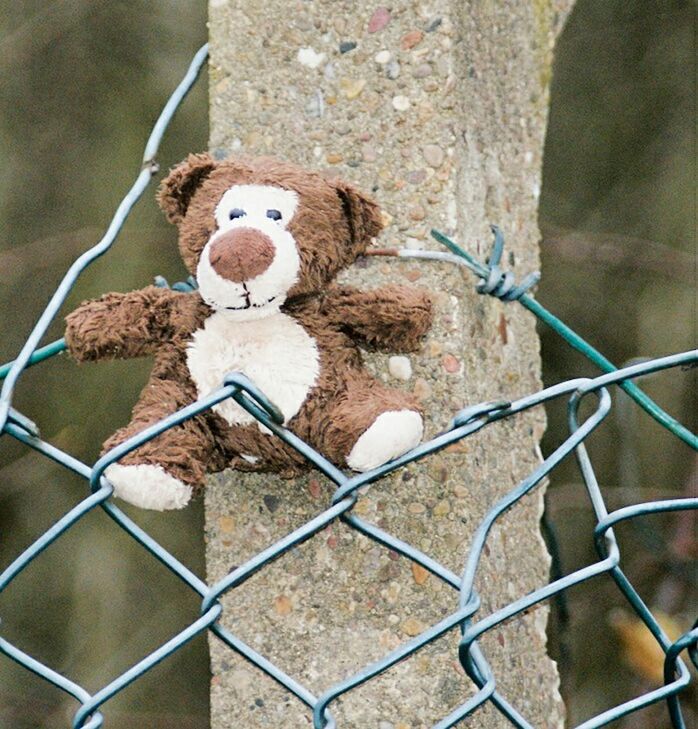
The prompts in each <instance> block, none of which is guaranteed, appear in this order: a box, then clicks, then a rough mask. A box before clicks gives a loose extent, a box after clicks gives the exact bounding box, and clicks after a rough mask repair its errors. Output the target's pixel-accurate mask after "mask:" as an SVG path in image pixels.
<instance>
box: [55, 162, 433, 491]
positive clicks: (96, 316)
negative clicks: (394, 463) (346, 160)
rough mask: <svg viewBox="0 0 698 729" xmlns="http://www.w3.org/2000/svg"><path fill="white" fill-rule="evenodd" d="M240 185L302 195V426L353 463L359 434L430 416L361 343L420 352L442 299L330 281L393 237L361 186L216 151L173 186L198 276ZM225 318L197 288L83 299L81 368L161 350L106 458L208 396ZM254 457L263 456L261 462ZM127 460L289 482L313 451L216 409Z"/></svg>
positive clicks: (323, 448)
mask: <svg viewBox="0 0 698 729" xmlns="http://www.w3.org/2000/svg"><path fill="white" fill-rule="evenodd" d="M234 184H274V185H277V186H281V187H284V188H286V189H290V190H294V191H295V192H296V193H297V194H298V196H299V206H298V209H297V212H296V214H295V216H294V218H293V220H292V221H291V224H290V226H289V230H290V232H291V233H292V235H293V236H294V238H295V240H296V242H297V245H298V247H299V254H300V259H301V272H300V276H299V280H298V283H296V284H295V285H294V286H293V288H292V289H291V291H290V293H289V298H288V300H287V301H286V303H285V305H284V306H283V307H282V311H283V312H285V313H286V314H288V315H290V316H291V317H293V318H294V319H295V320H296V321H297V322H298V323H299V324H300V325H301V326H302V327H303V328H304V329H305V330H306V331H307V333H308V334H309V335H310V336H311V337H313V338H314V340H315V342H316V345H317V348H318V352H319V355H320V374H319V377H318V381H317V382H316V383H315V385H314V386H313V387H312V389H311V390H310V392H309V393H308V396H307V398H306V400H305V402H304V403H303V405H302V407H301V409H300V411H299V412H298V413H297V415H296V416H295V417H293V418H292V419H291V421H290V422H289V423H288V427H289V428H290V430H291V431H293V432H294V433H296V434H297V435H298V436H299V437H301V438H303V439H304V440H306V441H307V442H308V443H310V444H311V445H312V446H313V447H315V448H316V449H317V450H319V451H320V452H322V453H324V454H325V455H326V456H327V457H328V458H330V460H332V461H334V462H335V463H337V464H338V465H340V466H345V465H346V463H345V459H346V457H347V455H348V453H349V452H350V450H351V448H352V447H353V445H354V444H355V443H356V441H357V440H358V438H359V436H360V435H361V434H362V433H363V432H364V431H365V430H366V429H367V428H368V427H369V426H370V425H371V424H372V423H373V421H374V420H375V419H376V417H378V415H380V414H381V413H382V412H385V411H388V410H400V409H412V410H416V411H419V407H418V404H417V402H416V401H415V400H414V398H412V396H411V395H409V394H407V393H405V392H402V391H399V390H393V389H390V388H387V387H385V386H384V385H382V384H381V383H379V382H378V381H376V380H374V379H373V378H372V377H371V376H370V375H369V374H368V373H367V372H366V371H365V370H364V369H363V366H362V360H361V354H360V352H359V350H358V348H357V344H356V343H357V342H362V343H364V344H365V345H367V346H370V347H376V348H384V349H387V350H400V351H413V350H415V349H416V348H417V347H418V346H419V341H420V339H421V337H422V336H423V335H424V333H425V332H426V331H427V330H428V328H429V325H430V323H431V301H430V298H429V295H428V294H427V293H426V292H424V291H422V290H419V289H413V288H409V287H404V286H386V287H383V288H380V289H376V290H374V291H359V290H357V289H354V288H351V287H347V286H338V285H336V284H329V282H330V280H331V279H332V278H333V277H334V275H335V274H336V273H337V272H338V271H339V270H340V269H341V268H343V267H345V266H347V265H348V264H350V263H351V262H352V261H353V260H354V259H355V258H356V257H357V256H358V255H360V254H361V253H362V252H363V251H365V249H366V247H367V245H368V244H369V242H370V240H371V238H372V237H373V236H374V235H376V234H377V233H378V232H379V231H380V227H381V222H380V214H379V209H378V207H377V206H376V204H375V203H374V202H373V201H371V200H370V199H369V198H367V197H365V196H364V195H363V194H362V193H360V192H359V191H358V190H356V189H355V188H354V187H352V186H351V185H348V184H346V183H343V182H339V181H330V180H327V179H325V178H324V177H322V176H321V175H319V174H317V173H314V172H309V171H307V170H304V169H302V168H299V167H296V166H294V165H291V164H288V163H285V162H278V161H276V160H272V159H267V158H261V159H251V158H242V159H235V160H229V161H225V162H215V161H214V160H213V159H212V158H211V157H210V156H209V155H205V154H204V155H190V156H189V157H188V158H187V160H185V162H184V163H182V165H180V166H179V167H177V168H175V169H174V170H173V171H172V172H171V173H170V174H169V176H168V177H167V178H166V179H165V181H164V182H163V184H162V186H161V189H160V193H159V200H160V204H161V206H162V208H163V210H164V211H165V212H166V214H167V216H168V218H169V219H170V220H172V221H173V222H175V223H177V225H178V227H179V234H180V237H179V245H180V251H181V254H182V258H183V259H184V261H185V263H186V265H187V267H188V268H189V270H190V271H191V272H192V273H195V271H196V266H197V263H198V260H199V256H200V254H201V251H202V250H203V248H204V246H205V244H206V242H207V241H208V239H209V237H210V236H211V234H212V233H213V232H214V231H215V229H216V224H215V220H214V209H215V207H216V204H217V203H218V201H219V200H220V198H221V196H222V195H223V193H224V192H225V191H226V190H227V189H229V188H230V187H231V186H232V185H234ZM211 313H212V310H211V309H210V308H209V307H208V305H207V304H206V303H205V302H204V301H203V300H202V299H201V297H200V296H199V294H198V293H197V292H193V293H189V294H181V293H176V292H173V291H170V290H166V289H160V288H156V287H154V286H149V287H146V288H144V289H142V290H140V291H133V292H130V293H126V294H116V293H111V294H106V295H105V296H103V297H101V298H100V299H98V300H96V301H90V302H85V303H83V304H82V305H81V306H80V307H79V308H78V309H77V310H76V311H74V312H73V313H72V314H70V315H69V316H68V317H67V320H66V323H67V330H66V341H67V343H68V347H69V350H70V352H71V354H72V356H73V357H74V358H75V359H76V360H78V361H79V362H82V361H86V360H96V359H104V358H127V357H135V356H141V355H154V356H155V362H154V367H153V372H152V374H151V377H150V380H149V381H148V384H147V385H146V387H145V388H144V390H143V392H142V394H141V397H140V399H139V401H138V403H137V404H136V406H135V407H134V409H133V415H132V419H131V422H130V423H129V424H128V425H127V426H126V427H125V428H122V429H121V430H119V431H117V432H116V433H115V434H114V435H113V436H112V437H111V438H110V439H109V440H108V441H107V442H106V443H105V444H104V451H107V450H109V449H111V448H113V447H114V446H116V445H118V444H119V443H121V442H123V441H124V440H125V439H127V438H129V437H131V436H132V435H134V434H135V433H138V432H139V431H141V430H143V429H144V428H145V427H147V426H148V425H151V424H153V423H155V422H157V421H158V420H160V419H161V418H163V417H165V416H167V415H169V414H171V413H173V412H175V411H176V410H178V409H180V408H182V407H184V406H185V405H188V404H190V403H191V402H193V401H194V400H195V399H196V397H197V392H196V387H195V385H194V383H193V382H192V380H191V378H190V376H189V372H188V369H187V363H186V350H187V345H188V343H189V342H190V341H191V337H192V335H193V334H194V332H196V330H197V329H199V328H200V327H201V326H202V325H203V323H204V321H205V320H206V318H207V317H208V316H210V315H211ZM242 454H246V455H250V456H255V457H257V458H258V459H259V461H258V462H257V463H254V464H251V463H249V462H247V461H245V460H243V459H242V458H241V455H242ZM121 462H122V463H124V464H143V463H147V464H153V465H161V466H163V467H164V468H165V470H166V471H168V472H169V473H171V474H172V475H173V476H175V477H176V478H179V479H180V480H181V481H183V482H185V483H188V484H190V485H193V486H201V485H202V484H203V481H204V476H205V474H206V473H207V472H211V471H217V470H221V469H223V468H225V467H227V466H230V465H232V466H234V467H237V468H240V469H241V470H256V471H259V470H264V471H277V472H281V473H282V474H284V475H292V474H295V473H298V472H299V471H301V470H303V469H304V468H306V467H307V463H306V462H305V461H304V459H303V458H302V457H301V456H299V455H298V454H297V453H296V452H295V451H293V450H292V449H291V448H290V447H288V446H285V445H284V444H283V443H282V442H281V441H280V440H279V439H278V438H275V437H274V436H271V435H268V434H265V433H262V432H261V431H260V430H259V428H258V427H257V424H256V423H255V424H252V425H237V426H234V425H230V424H228V422H226V421H225V420H224V419H223V418H222V417H221V416H219V415H218V414H216V413H214V412H212V411H207V412H205V413H203V414H201V415H199V416H197V417H196V418H193V419H192V420H189V421H187V422H186V423H183V424H182V425H179V426H177V427H175V428H172V429H170V430H169V431H166V432H165V433H163V434H161V435H160V436H158V437H157V438H155V439H154V440H152V441H150V442H149V443H146V444H145V445H143V446H141V447H140V448H138V449H137V450H136V451H134V452H132V453H131V454H129V455H128V456H126V457H124V458H123V459H122V460H121Z"/></svg>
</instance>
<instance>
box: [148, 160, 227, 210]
mask: <svg viewBox="0 0 698 729" xmlns="http://www.w3.org/2000/svg"><path fill="white" fill-rule="evenodd" d="M214 169H216V161H215V160H214V159H213V157H211V155H210V154H208V152H204V153H203V154H190V155H189V156H188V157H187V158H186V159H185V160H184V161H183V162H181V163H180V164H178V165H177V166H176V167H174V168H173V169H171V170H170V174H169V175H167V177H166V178H165V179H164V180H163V181H162V182H161V183H160V189H159V190H158V202H159V203H160V207H161V208H162V209H163V210H164V212H165V215H166V216H167V219H168V220H169V221H170V223H175V224H176V223H179V222H181V220H182V219H183V218H184V216H185V215H186V212H187V208H188V207H189V202H190V201H191V198H192V196H193V195H194V193H195V192H196V190H197V188H198V187H199V185H201V183H202V182H203V181H204V180H205V179H206V178H207V177H208V176H209V175H210V174H211V172H213V170H214Z"/></svg>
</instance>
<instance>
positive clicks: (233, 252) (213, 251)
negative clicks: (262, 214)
mask: <svg viewBox="0 0 698 729" xmlns="http://www.w3.org/2000/svg"><path fill="white" fill-rule="evenodd" d="M275 255H276V248H275V246H274V244H273V243H272V241H271V238H269V236H267V235H266V234H265V233H262V231H261V230H256V229H255V228H234V229H233V230H229V231H228V232H227V233H223V235H221V236H220V237H219V238H216V240H215V241H214V242H213V243H212V244H211V248H210V250H209V254H208V257H209V260H210V262H211V267H212V268H213V270H214V271H215V272H216V273H217V274H218V275H219V276H222V277H223V278H225V279H227V280H228V281H233V282H234V283H243V282H244V281H249V280H250V279H252V278H255V277H256V276H259V275H260V274H262V273H264V272H265V271H266V270H267V269H268V268H269V266H271V264H272V261H273V260H274V256H275Z"/></svg>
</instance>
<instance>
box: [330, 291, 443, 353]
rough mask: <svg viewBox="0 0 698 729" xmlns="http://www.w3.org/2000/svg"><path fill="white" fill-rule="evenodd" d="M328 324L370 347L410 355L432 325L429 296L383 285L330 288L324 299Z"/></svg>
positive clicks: (421, 292) (424, 293)
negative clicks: (330, 320) (329, 322)
mask: <svg viewBox="0 0 698 729" xmlns="http://www.w3.org/2000/svg"><path fill="white" fill-rule="evenodd" d="M324 304H325V307H324V308H325V311H326V313H327V314H328V315H329V316H330V318H331V319H332V321H333V322H334V323H335V324H336V325H337V326H339V327H340V328H341V329H343V330H344V331H348V332H349V333H350V334H352V335H353V336H354V338H355V339H358V340H359V341H362V342H364V343H365V344H367V345H368V346H370V347H375V348H379V349H384V350H386V351H392V352H413V351H415V350H416V349H418V348H419V342H420V340H421V338H422V337H423V336H424V335H425V334H426V333H427V331H429V327H431V323H432V301H431V296H430V295H429V293H428V292H427V291H425V290H424V289H418V288H414V287H411V286H398V285H393V284H390V285H387V286H383V287H382V288H379V289H373V290H371V291H360V290H359V289H355V288H352V287H351V286H333V287H331V288H330V289H329V290H328V291H327V293H326V294H325V298H324Z"/></svg>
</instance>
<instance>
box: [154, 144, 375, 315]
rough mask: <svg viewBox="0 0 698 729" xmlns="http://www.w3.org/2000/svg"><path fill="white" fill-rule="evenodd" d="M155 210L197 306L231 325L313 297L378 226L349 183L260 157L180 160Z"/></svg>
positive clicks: (198, 156)
mask: <svg viewBox="0 0 698 729" xmlns="http://www.w3.org/2000/svg"><path fill="white" fill-rule="evenodd" d="M159 202H160V206H161V207H162V209H163V210H164V211H165V214H166V215H167V217H168V219H169V220H170V221H171V222H173V223H175V224H176V225H177V227H178V229H179V247H180V252H181V254H182V258H183V259H184V263H185V264H186V266H187V268H188V269H189V270H190V271H191V273H192V274H194V275H195V276H196V279H197V281H198V284H199V292H200V294H201V296H202V298H203V299H204V301H206V303H207V304H209V306H211V307H212V308H214V309H218V310H227V311H228V312H230V316H232V317H234V318H238V319H255V318H260V317H264V316H267V315H269V314H272V313H274V312H276V311H278V309H279V307H280V306H281V305H282V304H283V303H284V301H285V300H286V299H288V298H290V297H293V296H297V295H300V294H309V293H314V292H318V291H320V290H321V289H322V288H323V286H324V285H325V284H326V283H327V282H328V281H329V280H331V279H332V278H333V277H334V276H335V275H336V274H337V272H338V271H339V270H340V269H342V268H344V267H346V266H348V265H349V264H350V263H352V262H353V261H354V260H355V259H356V257H357V256H359V255H360V254H361V253H363V252H364V251H365V250H366V247H367V246H368V244H369V243H370V241H371V238H373V237H374V236H376V235H377V234H378V233H379V232H380V230H381V228H382V223H381V215H380V210H379V208H378V206H377V205H376V204H375V203H374V202H373V201H372V200H370V199H369V198H368V197H366V196H365V195H363V194H362V193H361V192H359V191H358V190H357V189H356V188H354V187H353V186H352V185H349V184H347V183H345V182H341V181H339V180H330V179H327V178H325V177H323V176H322V175H320V174H319V173H317V172H310V171H308V170H306V169H303V168H302V167H298V166H296V165H293V164H290V163H288V162H281V161H279V160H275V159H271V158H268V157H240V158H233V159H228V160H223V161H217V160H214V159H213V157H211V156H210V155H208V154H192V155H189V157H188V158H187V159H186V160H185V161H184V162H182V163H181V164H180V165H179V166H177V167H175V168H174V169H173V170H172V171H171V172H170V174H169V175H168V176H167V177H166V178H165V179H164V180H163V182H162V185H161V187H160V192H159Z"/></svg>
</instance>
